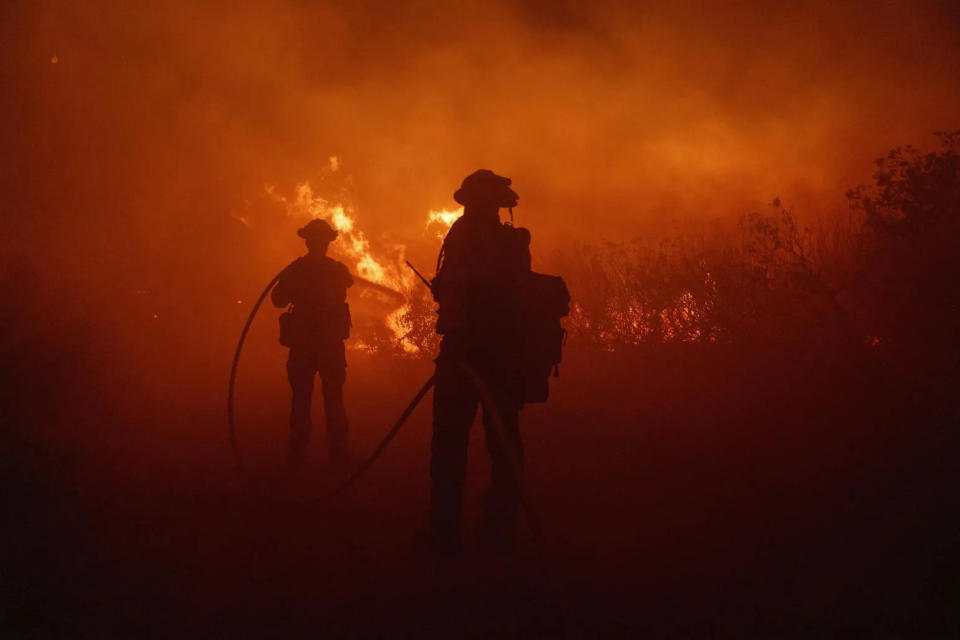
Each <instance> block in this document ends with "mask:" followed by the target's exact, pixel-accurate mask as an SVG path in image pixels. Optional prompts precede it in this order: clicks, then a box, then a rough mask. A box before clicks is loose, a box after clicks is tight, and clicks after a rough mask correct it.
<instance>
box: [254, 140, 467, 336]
mask: <svg viewBox="0 0 960 640" xmlns="http://www.w3.org/2000/svg"><path fill="white" fill-rule="evenodd" d="M329 160H330V169H331V170H332V171H336V170H337V168H339V166H340V160H339V159H338V158H337V157H336V156H331V157H330V159H329ZM265 190H266V192H267V194H268V195H270V196H271V197H273V198H274V199H276V200H277V201H279V202H281V203H283V204H284V205H285V206H286V208H287V213H288V215H292V216H297V217H303V218H322V219H324V220H326V221H327V222H329V223H330V225H331V226H332V227H333V228H334V229H336V230H337V231H338V232H339V233H340V236H339V238H338V241H337V242H336V243H334V244H333V245H332V246H331V251H333V252H334V253H335V254H340V255H337V257H338V258H340V259H343V260H344V262H346V263H347V266H348V267H350V270H351V272H353V273H354V274H356V275H358V276H359V277H361V278H363V279H365V280H368V281H370V282H373V283H375V284H378V285H382V286H385V287H389V288H390V289H393V290H395V291H398V292H399V293H401V294H403V295H404V296H405V297H406V298H407V300H408V301H409V299H410V297H411V295H413V290H414V287H415V284H416V283H415V282H413V281H412V277H413V276H412V274H409V273H408V272H407V270H406V269H405V268H404V267H403V264H404V259H405V257H404V256H405V252H406V247H405V246H403V245H396V246H394V247H393V254H394V255H393V256H390V257H384V255H383V254H384V253H386V252H384V251H381V252H378V253H377V255H375V254H374V252H373V250H372V248H371V245H370V240H369V239H368V238H367V236H366V234H365V233H364V232H363V230H361V229H360V228H359V226H358V224H357V220H356V217H355V215H354V212H353V210H352V209H351V207H350V206H349V205H344V204H342V203H339V202H331V201H328V200H326V199H324V198H322V197H320V196H318V195H317V194H315V193H314V191H313V188H312V187H311V185H310V183H309V182H301V183H299V184H297V185H296V188H295V189H294V196H293V198H292V200H291V199H288V198H286V197H285V196H283V195H281V194H279V193H278V192H277V189H276V187H275V186H273V185H265ZM432 213H433V212H431V214H432ZM444 213H446V212H444ZM452 213H454V214H456V212H452ZM456 215H459V214H456ZM454 219H455V217H454V218H451V219H450V222H449V224H453V220H454ZM449 224H448V225H447V226H449ZM410 309H411V306H410V304H409V302H408V303H406V304H403V305H401V306H400V307H398V308H397V309H395V310H393V311H392V312H391V313H390V314H388V315H387V317H386V318H385V319H384V324H385V326H386V327H387V329H389V331H390V332H391V334H392V336H393V339H392V341H393V344H394V346H395V347H397V348H398V349H399V350H400V351H401V352H402V353H404V354H409V355H415V354H417V353H419V352H420V348H419V347H418V346H417V345H416V344H415V343H414V342H412V341H411V340H410V332H411V330H412V328H413V327H412V325H411V322H410V320H409V319H408V316H409V313H410ZM352 346H353V348H354V349H357V350H362V351H375V350H376V348H375V347H374V346H373V345H370V344H369V343H368V342H366V341H365V340H362V339H360V340H357V341H355V342H354V344H353V345H352Z"/></svg>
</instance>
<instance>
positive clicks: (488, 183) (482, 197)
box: [453, 169, 520, 208]
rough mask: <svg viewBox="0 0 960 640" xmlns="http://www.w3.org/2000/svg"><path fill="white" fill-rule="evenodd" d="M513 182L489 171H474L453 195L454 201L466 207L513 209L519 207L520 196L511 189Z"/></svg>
mask: <svg viewBox="0 0 960 640" xmlns="http://www.w3.org/2000/svg"><path fill="white" fill-rule="evenodd" d="M512 182H513V181H512V180H510V178H506V177H504V176H498V175H497V174H495V173H494V172H493V171H490V170H489V169H480V170H478V171H474V172H473V173H471V174H470V175H468V176H467V177H466V178H464V179H463V183H462V184H461V185H460V188H459V189H457V191H456V192H455V193H454V194H453V199H454V200H456V201H457V202H459V203H460V204H462V205H463V206H465V207H469V206H496V207H505V208H512V207H515V206H517V201H518V200H519V198H520V196H518V195H517V192H516V191H514V190H513V189H511V188H510V184H511V183H512Z"/></svg>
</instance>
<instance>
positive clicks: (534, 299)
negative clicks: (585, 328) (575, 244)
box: [521, 271, 570, 402]
mask: <svg viewBox="0 0 960 640" xmlns="http://www.w3.org/2000/svg"><path fill="white" fill-rule="evenodd" d="M521 287H522V296H521V299H522V301H523V303H522V304H523V309H522V310H521V312H522V313H521V318H522V322H521V331H522V333H523V360H522V362H521V367H522V375H523V399H524V402H546V401H547V396H548V395H549V393H550V375H551V373H552V374H553V377H557V376H559V375H560V366H559V365H560V361H561V360H562V358H563V346H564V344H565V343H566V339H567V331H566V329H564V328H563V327H562V326H561V324H560V319H561V318H563V317H564V316H566V315H568V314H569V313H570V292H569V291H568V290H567V285H566V283H564V281H563V278H561V277H560V276H550V275H546V274H543V273H536V272H534V271H530V272H528V273H527V275H526V276H525V277H524V278H523V280H522V282H521Z"/></svg>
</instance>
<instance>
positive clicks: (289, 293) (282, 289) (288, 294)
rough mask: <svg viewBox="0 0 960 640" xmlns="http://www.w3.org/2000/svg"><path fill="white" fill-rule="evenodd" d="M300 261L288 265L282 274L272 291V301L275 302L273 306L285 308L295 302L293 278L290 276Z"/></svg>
mask: <svg viewBox="0 0 960 640" xmlns="http://www.w3.org/2000/svg"><path fill="white" fill-rule="evenodd" d="M298 262H299V260H295V261H293V262H292V263H290V264H289V265H287V268H286V269H284V270H283V272H282V273H281V274H280V279H279V280H278V281H277V286H275V287H274V288H273V291H271V292H270V302H272V303H273V306H275V307H278V308H283V307H285V306H287V305H288V304H290V303H291V302H293V296H294V294H293V282H292V280H293V278H292V277H291V276H290V271H291V270H292V269H293V266H294V265H295V264H297V263H298Z"/></svg>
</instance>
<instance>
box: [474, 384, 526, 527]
mask: <svg viewBox="0 0 960 640" xmlns="http://www.w3.org/2000/svg"><path fill="white" fill-rule="evenodd" d="M505 395H506V394H504V393H502V392H501V393H497V392H496V391H493V399H494V402H495V403H496V406H497V413H498V414H499V418H500V420H499V422H500V424H494V417H493V415H492V414H491V412H489V411H487V410H484V412H483V426H484V436H485V439H486V444H487V450H488V451H489V452H490V472H491V473H490V475H491V477H490V487H489V488H488V489H487V492H486V494H485V495H484V500H483V525H482V533H483V534H484V535H485V536H486V537H487V539H488V541H489V542H491V543H493V544H495V545H501V546H510V545H511V544H512V541H513V533H514V528H515V527H514V523H515V520H516V515H517V510H518V507H519V503H520V484H519V483H520V473H521V470H522V466H523V442H522V441H521V439H520V410H519V406H518V404H517V403H516V402H514V401H512V400H511V399H509V398H507V397H504V396H505Z"/></svg>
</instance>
